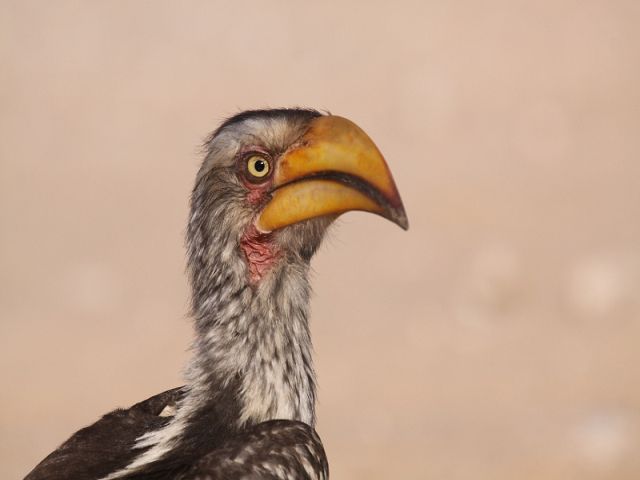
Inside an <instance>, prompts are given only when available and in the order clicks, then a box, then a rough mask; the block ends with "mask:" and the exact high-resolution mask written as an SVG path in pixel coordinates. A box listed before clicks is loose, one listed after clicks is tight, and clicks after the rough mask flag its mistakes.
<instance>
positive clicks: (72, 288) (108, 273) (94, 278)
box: [60, 263, 123, 314]
mask: <svg viewBox="0 0 640 480" xmlns="http://www.w3.org/2000/svg"><path fill="white" fill-rule="evenodd" d="M60 293H61V295H62V299H63V301H64V303H66V304H67V305H68V306H69V307H70V308H73V309H75V310H79V311H80V313H82V314H100V313H104V312H108V311H112V310H113V309H114V307H115V306H116V305H117V304H119V303H120V301H121V299H122V293H123V292H122V289H121V282H120V280H119V279H118V277H117V275H116V274H115V272H113V270H111V269H110V268H109V266H108V265H106V264H99V263H83V264H77V265H74V266H72V267H70V268H69V269H68V270H67V271H66V272H64V273H63V274H62V275H61V280H60Z"/></svg>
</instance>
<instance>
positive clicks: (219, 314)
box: [187, 247, 315, 428]
mask: <svg viewBox="0 0 640 480" xmlns="http://www.w3.org/2000/svg"><path fill="white" fill-rule="evenodd" d="M234 250H235V252H234V253H235V254H232V253H231V252H228V253H227V254H225V252H222V253H221V254H220V255H219V256H218V257H217V260H218V261H217V262H216V266H215V268H212V269H208V270H209V273H210V275H209V276H202V275H200V277H199V278H197V279H194V278H192V280H193V286H194V319H195V324H196V332H197V338H196V342H195V356H194V358H193V361H192V363H191V365H190V368H189V369H188V372H187V377H188V383H189V385H190V391H191V392H192V393H191V396H192V397H194V398H193V399H192V401H193V400H195V401H194V403H196V404H199V405H200V408H201V409H202V408H204V409H205V410H206V409H208V408H209V409H210V408H212V407H213V404H215V407H214V408H215V409H217V410H220V409H221V408H222V409H224V410H225V411H218V412H217V414H216V415H215V416H216V417H218V418H225V420H226V421H229V420H235V423H236V425H237V427H238V428H242V427H244V426H249V425H253V424H256V423H260V422H263V421H266V420H272V419H290V420H300V421H303V422H305V423H307V424H309V425H314V423H315V373H314V369H313V362H312V345H311V336H310V332H309V326H308V311H309V296H310V287H309V281H308V270H309V265H308V262H306V261H301V260H300V259H299V258H295V259H290V258H287V256H286V255H282V257H281V258H280V259H279V260H278V262H277V264H275V265H273V266H272V267H271V269H270V270H269V272H268V273H267V274H265V275H263V276H262V277H261V278H260V280H259V282H257V283H256V282H255V281H254V280H255V278H254V277H253V276H252V272H251V271H250V268H249V265H248V264H247V262H246V261H244V259H243V258H242V251H241V248H240V247H236V248H235V249H234ZM238 257H240V258H238ZM200 273H202V271H201V272H200ZM252 278H253V280H252ZM187 403H188V402H187ZM225 405H226V406H225ZM232 423H233V422H232Z"/></svg>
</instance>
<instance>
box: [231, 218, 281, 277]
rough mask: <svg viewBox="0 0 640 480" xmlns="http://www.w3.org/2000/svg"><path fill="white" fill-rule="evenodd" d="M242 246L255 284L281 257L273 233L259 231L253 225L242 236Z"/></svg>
mask: <svg viewBox="0 0 640 480" xmlns="http://www.w3.org/2000/svg"><path fill="white" fill-rule="evenodd" d="M240 248H242V251H243V252H244V255H245V258H246V259H247V265H248V266H249V279H250V280H251V283H253V284H256V283H258V282H259V281H260V280H261V279H262V278H263V277H264V275H265V274H266V273H267V272H268V271H269V269H270V268H271V267H272V266H273V264H274V263H275V262H276V261H277V260H278V258H279V257H280V251H279V249H278V247H277V246H276V245H275V244H274V243H273V241H272V235H271V234H269V233H260V232H258V230H257V229H256V227H255V226H253V225H251V227H249V229H247V231H246V232H245V234H244V235H243V236H242V239H241V240H240Z"/></svg>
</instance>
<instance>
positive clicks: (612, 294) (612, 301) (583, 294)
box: [568, 258, 630, 317]
mask: <svg viewBox="0 0 640 480" xmlns="http://www.w3.org/2000/svg"><path fill="white" fill-rule="evenodd" d="M629 290H630V278H629V274H628V272H627V271H626V269H625V268H624V267H623V266H622V265H620V264H618V263H616V262H614V261H612V260H607V259H604V258H589V259H587V260H584V261H583V262H582V263H581V264H579V265H577V266H576V267H575V268H574V269H573V271H572V272H571V274H570V278H569V293H568V296H569V303H570V305H571V307H572V308H573V309H574V310H575V311H576V312H577V313H579V314H583V315H588V316H593V317H601V316H604V315H608V314H610V313H612V312H613V311H614V310H616V309H617V308H618V307H620V306H621V305H622V304H623V303H624V301H625V299H626V298H627V297H628V295H629V293H630V292H629Z"/></svg>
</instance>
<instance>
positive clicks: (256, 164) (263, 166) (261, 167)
mask: <svg viewBox="0 0 640 480" xmlns="http://www.w3.org/2000/svg"><path fill="white" fill-rule="evenodd" d="M270 169H271V166H270V165H269V161H268V160H267V159H266V158H264V157H261V156H259V155H252V156H251V157H249V159H248V160H247V171H248V172H249V175H251V176H252V177H255V178H264V177H266V176H267V175H268V174H269V170H270Z"/></svg>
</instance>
